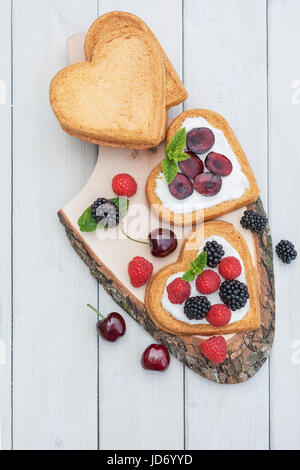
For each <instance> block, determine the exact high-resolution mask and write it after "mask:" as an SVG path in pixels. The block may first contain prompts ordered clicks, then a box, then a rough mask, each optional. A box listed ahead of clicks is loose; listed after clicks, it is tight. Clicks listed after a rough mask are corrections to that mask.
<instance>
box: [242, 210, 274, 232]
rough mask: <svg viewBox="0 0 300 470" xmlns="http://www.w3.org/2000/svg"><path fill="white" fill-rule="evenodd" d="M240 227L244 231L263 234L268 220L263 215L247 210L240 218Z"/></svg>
mask: <svg viewBox="0 0 300 470" xmlns="http://www.w3.org/2000/svg"><path fill="white" fill-rule="evenodd" d="M240 222H241V226H242V227H243V228H244V229H246V230H251V232H256V233H259V232H263V231H264V230H265V228H266V225H267V222H268V219H267V217H265V216H264V215H261V214H259V213H258V212H254V211H252V210H248V211H245V212H244V215H243V217H242V218H241V221H240Z"/></svg>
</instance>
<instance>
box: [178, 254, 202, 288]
mask: <svg viewBox="0 0 300 470" xmlns="http://www.w3.org/2000/svg"><path fill="white" fill-rule="evenodd" d="M206 263H207V252H206V251H202V253H200V255H198V256H197V258H196V259H194V261H192V262H191V264H190V268H189V269H188V270H187V271H186V272H185V273H184V275H183V276H182V278H181V279H182V280H183V281H187V282H190V281H193V280H194V279H195V276H199V274H201V273H202V272H203V269H204V268H205V266H206Z"/></svg>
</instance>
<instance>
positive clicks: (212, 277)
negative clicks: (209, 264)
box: [196, 269, 221, 295]
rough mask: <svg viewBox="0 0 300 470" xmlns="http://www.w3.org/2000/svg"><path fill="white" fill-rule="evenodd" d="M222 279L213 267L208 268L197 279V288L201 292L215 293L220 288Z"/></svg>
mask: <svg viewBox="0 0 300 470" xmlns="http://www.w3.org/2000/svg"><path fill="white" fill-rule="evenodd" d="M220 284H221V279H220V277H219V276H218V274H217V273H216V272H215V271H213V270H212V269H206V270H205V271H203V273H202V274H200V276H198V277H197V279H196V289H197V291H198V292H200V294H206V295H208V294H213V293H214V292H216V290H217V289H219V287H220Z"/></svg>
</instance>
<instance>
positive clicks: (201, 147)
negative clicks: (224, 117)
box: [186, 127, 215, 154]
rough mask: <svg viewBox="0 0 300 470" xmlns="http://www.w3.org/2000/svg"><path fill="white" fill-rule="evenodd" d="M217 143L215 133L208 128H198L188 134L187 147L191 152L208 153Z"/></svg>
mask: <svg viewBox="0 0 300 470" xmlns="http://www.w3.org/2000/svg"><path fill="white" fill-rule="evenodd" d="M214 143H215V136H214V133H213V132H212V131H211V130H210V129H209V128H208V127H197V128H195V129H192V130H191V131H189V132H188V133H187V136H186V145H187V146H188V149H189V150H190V151H191V152H194V153H200V154H201V153H205V152H208V151H209V150H210V149H211V148H212V146H213V145H214Z"/></svg>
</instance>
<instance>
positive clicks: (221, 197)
mask: <svg viewBox="0 0 300 470" xmlns="http://www.w3.org/2000/svg"><path fill="white" fill-rule="evenodd" d="M183 127H185V128H186V131H187V138H186V146H187V149H186V151H187V152H188V153H189V155H191V156H190V158H189V159H188V160H185V161H184V162H179V164H178V166H179V169H180V170H181V172H182V173H184V169H182V168H183V166H182V165H183V164H185V165H186V162H190V164H191V165H193V166H192V167H190V168H187V170H186V173H185V174H182V173H180V171H179V173H178V174H177V176H176V179H175V180H174V182H172V186H173V188H172V191H173V192H172V193H171V185H169V186H168V184H167V181H166V178H165V175H164V174H163V172H162V164H158V165H157V166H156V167H155V168H154V169H153V170H152V172H151V173H150V175H149V178H148V180H147V184H146V197H147V201H148V203H149V205H150V206H151V209H152V210H153V212H155V213H156V214H157V215H158V216H160V217H161V218H162V219H163V220H166V221H168V222H171V223H174V224H176V225H185V224H187V225H188V224H192V223H199V222H203V221H206V220H211V219H215V218H217V217H220V216H221V215H223V214H226V213H228V212H232V211H234V210H236V209H239V208H241V207H244V206H247V205H248V204H250V203H252V202H255V201H256V200H257V198H258V195H259V189H258V186H257V183H256V180H255V177H254V174H253V172H252V170H251V168H250V165H249V163H248V160H247V158H246V155H245V153H244V152H243V149H242V148H241V146H240V144H239V142H238V140H237V138H236V137H235V135H234V133H233V131H232V129H231V128H230V126H229V124H228V122H227V121H226V120H225V119H224V118H223V117H222V116H221V115H220V114H217V113H215V112H213V111H210V110H207V109H193V110H190V111H185V112H183V113H181V114H180V115H179V116H178V117H177V118H176V119H174V120H173V122H172V123H171V125H170V127H169V129H168V132H167V144H168V143H169V142H170V141H171V139H172V138H173V137H174V136H175V135H176V134H177V132H178V131H179V130H180V129H181V128H183ZM209 159H210V160H209ZM194 162H195V163H194ZM224 162H225V163H224ZM228 168H229V170H228ZM194 170H195V171H194ZM191 171H194V173H191ZM220 175H221V176H220ZM185 186H186V187H185ZM184 191H185V194H184ZM176 193H177V194H176Z"/></svg>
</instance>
